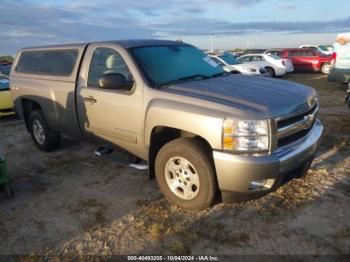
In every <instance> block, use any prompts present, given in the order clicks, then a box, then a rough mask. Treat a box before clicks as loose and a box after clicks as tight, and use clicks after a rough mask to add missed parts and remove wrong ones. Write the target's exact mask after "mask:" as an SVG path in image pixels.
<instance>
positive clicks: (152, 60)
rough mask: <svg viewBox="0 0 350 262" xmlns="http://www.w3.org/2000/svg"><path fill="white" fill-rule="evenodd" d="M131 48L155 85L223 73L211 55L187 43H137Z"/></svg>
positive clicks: (146, 74)
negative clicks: (151, 44)
mask: <svg viewBox="0 0 350 262" xmlns="http://www.w3.org/2000/svg"><path fill="white" fill-rule="evenodd" d="M131 52H132V54H133V55H134V57H135V59H136V61H137V63H138V64H139V66H140V68H141V70H142V71H143V73H144V74H145V76H146V77H147V79H148V80H149V82H150V84H151V85H153V86H156V87H160V86H163V85H167V84H171V83H175V82H181V81H182V82H183V81H190V80H194V79H197V78H200V79H205V78H211V77H215V76H218V75H221V74H225V71H224V70H223V69H222V67H221V66H219V65H218V64H217V63H216V62H215V61H214V60H213V59H211V58H210V57H208V56H206V55H205V54H204V53H203V52H202V51H200V50H199V49H197V48H195V47H193V46H189V45H183V44H179V45H169V46H148V47H137V48H132V49H131Z"/></svg>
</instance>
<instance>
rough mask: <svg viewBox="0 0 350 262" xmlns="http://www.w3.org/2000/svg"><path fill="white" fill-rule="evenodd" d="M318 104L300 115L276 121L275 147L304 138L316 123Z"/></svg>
mask: <svg viewBox="0 0 350 262" xmlns="http://www.w3.org/2000/svg"><path fill="white" fill-rule="evenodd" d="M317 112H318V104H317V103H316V104H315V105H314V106H312V107H310V109H308V110H306V111H304V112H301V113H300V114H296V115H292V116H290V117H283V118H281V119H279V120H277V138H278V141H277V146H278V147H282V146H286V145H288V144H290V143H293V142H295V141H297V140H299V139H301V138H303V137H305V136H306V135H307V134H308V133H309V131H310V130H311V129H312V127H313V125H314V124H315V121H316V116H317Z"/></svg>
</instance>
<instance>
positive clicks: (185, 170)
mask: <svg viewBox="0 0 350 262" xmlns="http://www.w3.org/2000/svg"><path fill="white" fill-rule="evenodd" d="M205 152H206V150H205V147H204V146H203V145H202V144H201V143H200V142H198V141H197V140H194V139H189V138H179V139H176V140H173V141H171V142H169V143H167V144H166V145H165V146H163V147H162V148H161V149H160V151H159V152H158V155H157V158H156V163H155V169H156V178H157V182H158V185H159V187H160V190H161V191H162V193H163V194H164V196H165V198H166V199H168V201H169V202H171V203H172V204H174V205H176V206H179V207H181V208H184V209H190V210H202V209H205V208H208V207H209V206H211V205H212V203H213V201H214V199H215V195H216V190H217V184H216V179H215V174H214V169H213V166H212V164H211V163H212V161H211V159H210V158H209V157H208V154H206V153H205Z"/></svg>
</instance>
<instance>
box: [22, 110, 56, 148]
mask: <svg viewBox="0 0 350 262" xmlns="http://www.w3.org/2000/svg"><path fill="white" fill-rule="evenodd" d="M28 125H29V130H30V134H31V136H32V140H33V142H34V144H35V146H36V147H37V148H38V149H39V150H41V151H44V152H51V151H53V150H56V149H57V148H59V146H60V144H61V134H60V133H58V132H55V131H53V130H52V129H50V127H49V126H48V125H47V123H46V121H45V118H44V115H43V113H42V111H41V110H35V111H32V112H31V113H30V115H29V119H28Z"/></svg>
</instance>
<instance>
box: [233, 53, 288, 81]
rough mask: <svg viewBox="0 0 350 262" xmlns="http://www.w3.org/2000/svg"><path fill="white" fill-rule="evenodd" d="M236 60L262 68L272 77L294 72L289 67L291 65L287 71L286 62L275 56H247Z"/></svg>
mask: <svg viewBox="0 0 350 262" xmlns="http://www.w3.org/2000/svg"><path fill="white" fill-rule="evenodd" d="M237 59H238V60H239V61H240V62H242V63H247V64H250V65H256V66H259V67H264V68H265V69H266V71H267V72H268V73H269V74H270V75H271V76H272V77H275V76H283V75H285V74H286V73H287V72H288V70H289V71H290V70H292V71H293V70H294V68H293V69H291V66H293V65H289V64H288V69H287V65H286V61H285V60H284V59H282V58H281V57H279V56H275V55H268V54H248V55H243V56H241V57H239V58H237ZM290 64H291V63H290Z"/></svg>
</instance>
